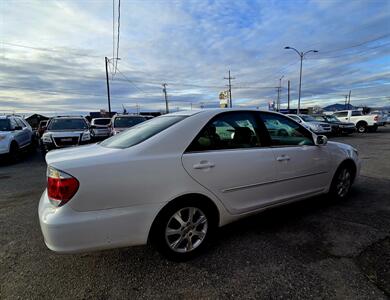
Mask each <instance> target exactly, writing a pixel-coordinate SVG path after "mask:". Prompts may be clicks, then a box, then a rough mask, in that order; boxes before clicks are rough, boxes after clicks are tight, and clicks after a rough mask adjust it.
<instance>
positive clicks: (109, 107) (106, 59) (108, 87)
mask: <svg viewBox="0 0 390 300" xmlns="http://www.w3.org/2000/svg"><path fill="white" fill-rule="evenodd" d="M104 60H105V63H106V82H107V98H108V115H109V116H110V118H111V98H110V82H109V81H108V58H107V56H106V57H105V58H104Z"/></svg>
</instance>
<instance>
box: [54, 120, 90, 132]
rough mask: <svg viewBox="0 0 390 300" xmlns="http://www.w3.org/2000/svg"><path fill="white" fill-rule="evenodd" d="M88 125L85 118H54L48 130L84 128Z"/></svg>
mask: <svg viewBox="0 0 390 300" xmlns="http://www.w3.org/2000/svg"><path fill="white" fill-rule="evenodd" d="M87 128H88V125H87V122H85V120H84V119H68V118H67V119H53V120H51V121H50V123H49V126H48V128H47V129H48V130H83V129H87Z"/></svg>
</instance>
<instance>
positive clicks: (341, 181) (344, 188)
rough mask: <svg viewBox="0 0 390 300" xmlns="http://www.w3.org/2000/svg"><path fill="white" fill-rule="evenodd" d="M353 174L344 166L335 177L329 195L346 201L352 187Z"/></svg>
mask: <svg viewBox="0 0 390 300" xmlns="http://www.w3.org/2000/svg"><path fill="white" fill-rule="evenodd" d="M352 182H353V172H352V169H351V168H350V167H349V166H347V165H344V166H343V165H342V166H340V167H339V169H338V170H337V172H336V174H335V175H334V177H333V180H332V184H331V187H330V191H329V194H330V195H331V196H333V197H335V198H336V199H338V200H341V199H345V198H346V197H347V196H348V194H349V192H350V190H351V187H352Z"/></svg>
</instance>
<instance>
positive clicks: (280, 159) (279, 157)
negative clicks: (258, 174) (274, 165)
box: [276, 155, 290, 161]
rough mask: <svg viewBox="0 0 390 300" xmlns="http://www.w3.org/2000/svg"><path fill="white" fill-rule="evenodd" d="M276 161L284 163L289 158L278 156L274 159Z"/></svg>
mask: <svg viewBox="0 0 390 300" xmlns="http://www.w3.org/2000/svg"><path fill="white" fill-rule="evenodd" d="M276 160H277V161H285V160H290V157H289V156H287V155H282V156H278V157H277V158H276Z"/></svg>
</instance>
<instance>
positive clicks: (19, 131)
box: [0, 115, 35, 159]
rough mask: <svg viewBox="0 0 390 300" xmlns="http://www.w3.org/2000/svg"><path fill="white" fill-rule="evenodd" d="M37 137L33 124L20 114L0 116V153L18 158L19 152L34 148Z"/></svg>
mask: <svg viewBox="0 0 390 300" xmlns="http://www.w3.org/2000/svg"><path fill="white" fill-rule="evenodd" d="M34 145H35V139H34V134H33V131H32V129H31V126H30V125H29V124H28V123H27V122H26V121H25V120H23V119H22V118H21V117H18V116H13V115H11V116H0V154H8V155H10V157H11V158H12V159H16V158H17V157H18V155H19V152H20V151H21V150H23V149H26V148H28V147H30V148H31V149H33V148H34Z"/></svg>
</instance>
